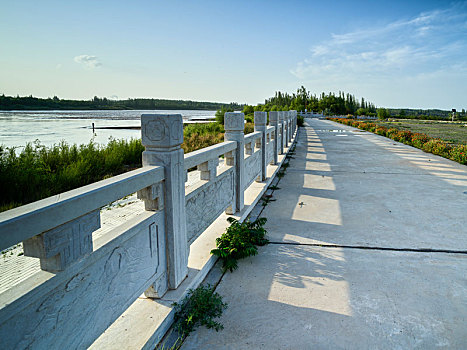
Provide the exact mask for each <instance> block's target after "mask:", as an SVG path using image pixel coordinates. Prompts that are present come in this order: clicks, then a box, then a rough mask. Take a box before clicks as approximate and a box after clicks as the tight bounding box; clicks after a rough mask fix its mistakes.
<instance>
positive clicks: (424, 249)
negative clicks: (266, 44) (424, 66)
mask: <svg viewBox="0 0 467 350" xmlns="http://www.w3.org/2000/svg"><path fill="white" fill-rule="evenodd" d="M307 124H308V126H307V127H306V128H301V129H300V134H299V139H298V144H297V148H296V154H295V159H293V160H291V162H290V167H289V168H288V169H287V173H286V176H285V177H284V178H282V180H281V181H280V183H279V187H280V189H279V190H276V191H275V192H274V198H275V199H276V201H274V202H270V203H269V204H268V206H267V207H266V208H265V210H264V211H263V214H262V216H265V217H267V218H268V223H267V229H268V236H269V239H270V240H271V242H274V244H270V245H268V246H265V247H262V248H260V254H259V255H258V256H256V257H253V258H249V259H245V260H243V261H242V262H241V263H240V264H239V266H240V267H239V269H238V270H237V271H235V272H234V273H232V274H231V273H227V274H226V275H225V276H224V277H223V279H222V281H221V282H220V284H219V286H218V289H217V291H218V292H219V293H220V294H221V295H223V296H224V300H225V301H227V302H228V304H229V308H228V309H227V310H226V311H225V312H224V315H223V316H222V318H221V322H222V323H223V324H224V326H225V329H224V330H223V331H221V332H218V333H216V332H215V331H213V330H207V329H205V328H200V329H198V330H197V331H196V332H194V333H193V334H192V335H191V336H190V337H189V338H188V339H187V340H186V342H185V344H184V345H183V347H182V349H184V350H187V349H439V348H441V349H443V348H445V349H465V348H466V346H467V167H466V166H463V165H459V164H456V163H454V162H451V161H449V160H446V159H443V158H440V157H437V156H434V155H431V154H428V153H424V152H422V151H420V150H417V149H415V148H412V147H409V146H405V145H403V144H400V143H396V142H393V141H392V140H389V139H386V138H383V137H380V136H377V135H374V134H371V133H368V132H361V131H359V130H357V129H354V128H351V127H347V126H343V125H338V124H336V123H333V122H330V121H323V120H310V119H307Z"/></svg>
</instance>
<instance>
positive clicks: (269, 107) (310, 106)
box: [243, 86, 376, 115]
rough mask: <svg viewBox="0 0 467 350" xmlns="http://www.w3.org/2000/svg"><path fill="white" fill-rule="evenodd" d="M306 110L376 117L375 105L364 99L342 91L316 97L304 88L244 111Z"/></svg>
mask: <svg viewBox="0 0 467 350" xmlns="http://www.w3.org/2000/svg"><path fill="white" fill-rule="evenodd" d="M305 109H306V110H308V111H315V112H317V113H318V112H319V113H321V112H324V113H325V114H327V115H332V114H358V115H363V114H366V115H376V107H375V105H374V104H373V103H371V102H368V101H366V100H365V99H364V98H362V99H361V100H357V99H356V98H355V96H354V95H351V94H348V93H347V94H346V93H344V92H342V91H339V93H338V94H337V95H336V94H335V93H332V92H330V93H329V94H326V93H324V92H323V93H321V95H319V96H316V95H313V94H311V92H309V91H307V90H306V88H305V87H304V86H302V87H300V88H299V89H298V90H297V93H293V94H289V93H286V92H280V91H277V92H276V93H275V95H274V97H271V98H269V99H266V100H265V101H264V104H258V105H257V106H248V105H246V106H245V107H244V109H243V110H244V112H245V113H246V114H250V113H252V112H254V111H267V112H269V111H282V110H287V111H288V110H297V111H304V110H305Z"/></svg>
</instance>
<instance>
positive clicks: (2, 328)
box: [0, 212, 166, 349]
mask: <svg viewBox="0 0 467 350" xmlns="http://www.w3.org/2000/svg"><path fill="white" fill-rule="evenodd" d="M133 220H134V222H133ZM133 220H132V221H131V222H128V223H127V224H126V225H128V226H127V227H128V229H125V232H122V233H121V234H119V233H118V232H116V231H111V232H109V233H108V234H109V235H112V237H114V236H113V235H116V237H115V238H114V239H112V240H111V241H110V242H109V243H107V244H106V245H104V246H102V247H100V248H99V249H97V250H96V251H94V252H92V253H91V254H90V255H89V256H88V257H87V258H86V259H83V260H81V261H79V262H76V263H75V264H74V265H73V266H70V267H69V268H68V269H66V270H65V271H63V272H60V273H58V274H56V275H55V276H53V277H52V278H50V279H49V280H47V281H46V282H44V283H43V284H41V285H40V287H38V288H35V289H33V290H32V291H30V292H28V293H26V294H25V295H23V296H22V297H19V298H18V299H16V300H15V301H13V302H12V303H11V304H10V305H8V306H6V307H4V308H3V309H2V310H1V311H0V339H2V348H4V349H84V348H87V347H88V346H89V345H90V344H92V343H93V341H94V340H95V339H96V338H97V337H98V336H100V335H101V334H102V332H104V331H105V329H107V327H108V326H109V325H110V324H111V323H112V322H114V321H115V320H116V319H117V318H118V317H119V316H120V315H121V314H122V312H123V311H125V310H126V309H127V308H128V306H129V305H131V303H133V302H134V301H135V300H136V299H137V298H138V297H139V296H140V295H141V294H142V293H143V292H144V291H145V290H146V289H147V288H148V287H149V286H150V285H151V284H152V282H153V281H154V280H156V279H158V278H159V277H160V276H161V275H162V274H165V273H166V272H165V271H166V257H165V238H164V236H165V232H164V214H163V212H157V213H154V214H152V215H150V216H147V217H145V218H144V219H142V218H136V219H133ZM133 223H134V225H133ZM116 230H118V228H117V229H116Z"/></svg>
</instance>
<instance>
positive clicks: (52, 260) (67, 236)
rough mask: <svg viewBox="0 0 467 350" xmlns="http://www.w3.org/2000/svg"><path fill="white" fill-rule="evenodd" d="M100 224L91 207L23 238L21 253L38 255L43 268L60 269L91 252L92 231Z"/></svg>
mask: <svg viewBox="0 0 467 350" xmlns="http://www.w3.org/2000/svg"><path fill="white" fill-rule="evenodd" d="M100 226H101V221H100V211H99V210H94V211H92V212H90V213H88V214H85V215H83V216H81V217H79V218H77V219H74V220H71V221H69V222H67V223H65V224H63V225H60V226H57V227H55V228H53V229H51V230H48V231H45V232H42V233H41V234H39V235H37V236H34V237H31V238H29V239H27V240H25V241H24V242H23V249H24V255H25V256H31V257H35V258H39V259H40V266H41V269H42V270H44V271H49V272H59V271H63V270H65V269H66V268H67V267H68V266H69V265H71V264H72V263H73V262H75V261H77V260H79V259H81V258H82V257H84V256H85V255H86V254H89V253H91V252H92V247H93V246H92V233H93V232H94V231H95V230H97V229H98V228H99V227H100Z"/></svg>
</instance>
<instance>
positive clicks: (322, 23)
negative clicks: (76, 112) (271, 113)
mask: <svg viewBox="0 0 467 350" xmlns="http://www.w3.org/2000/svg"><path fill="white" fill-rule="evenodd" d="M0 1H1V3H0V5H1V9H2V10H1V11H0V42H1V45H0V93H4V94H6V95H17V94H19V95H30V94H32V95H34V96H39V97H49V96H54V95H57V96H59V97H60V98H77V99H90V98H92V97H93V96H95V95H97V96H100V97H104V96H105V97H108V98H112V97H113V98H117V97H118V98H120V99H122V98H128V97H154V98H169V99H191V100H202V101H221V102H231V101H235V102H240V103H244V102H246V103H250V104H256V103H260V102H264V99H265V98H268V97H270V96H272V95H274V92H275V91H277V90H280V91H287V92H294V91H295V90H296V89H297V88H298V87H300V86H301V85H304V86H305V87H306V88H307V89H309V90H310V91H311V92H312V93H316V94H319V93H321V92H322V91H325V92H330V91H332V92H336V93H337V92H338V91H339V90H341V91H345V92H350V93H353V94H355V95H356V96H357V97H358V98H360V97H365V99H367V100H369V101H372V102H374V103H375V104H376V105H377V106H382V107H412V108H442V109H451V108H457V109H462V108H467V1H456V2H449V1H429V0H427V1H410V0H406V1H391V2H387V1H381V2H379V1H332V2H328V1H293V0H292V1H255V0H250V1H242V0H237V1H230V2H227V1H202V0H200V1H189V0H186V1H132V2H131V3H130V2H128V1H88V0H82V1H79V2H77V1H73V2H71V1H70V2H67V1H46V0H45V1H40V2H39V1H15V2H13V1H5V0H0Z"/></svg>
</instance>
